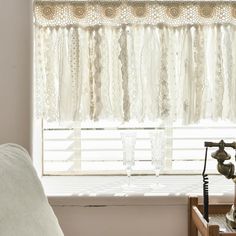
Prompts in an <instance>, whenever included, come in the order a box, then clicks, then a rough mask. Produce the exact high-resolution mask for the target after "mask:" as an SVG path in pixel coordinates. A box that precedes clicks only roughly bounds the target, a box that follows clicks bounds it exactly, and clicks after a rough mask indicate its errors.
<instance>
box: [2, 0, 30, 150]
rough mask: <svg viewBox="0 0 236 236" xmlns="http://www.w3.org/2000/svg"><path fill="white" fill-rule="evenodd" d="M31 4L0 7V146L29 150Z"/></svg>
mask: <svg viewBox="0 0 236 236" xmlns="http://www.w3.org/2000/svg"><path fill="white" fill-rule="evenodd" d="M31 13H32V10H31V0H21V1H18V0H4V1H1V7H0V111H1V112H0V144H1V143H6V142H14V143H18V144H21V145H22V146H24V147H25V148H27V149H28V150H30V147H31V61H32V60H31V51H32V50H31V42H32V40H31V28H32V27H31V25H32V19H31Z"/></svg>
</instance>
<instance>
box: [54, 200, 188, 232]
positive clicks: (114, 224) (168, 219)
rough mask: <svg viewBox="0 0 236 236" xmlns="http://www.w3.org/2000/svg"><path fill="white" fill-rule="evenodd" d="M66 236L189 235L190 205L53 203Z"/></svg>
mask: <svg viewBox="0 0 236 236" xmlns="http://www.w3.org/2000/svg"><path fill="white" fill-rule="evenodd" d="M53 209H54V212H55V213H56V215H57V217H58V220H59V223H60V225H61V227H62V230H63V232H64V234H65V236H187V232H188V218H187V217H188V216H187V212H188V211H187V205H176V206H99V207H86V206H54V207H53Z"/></svg>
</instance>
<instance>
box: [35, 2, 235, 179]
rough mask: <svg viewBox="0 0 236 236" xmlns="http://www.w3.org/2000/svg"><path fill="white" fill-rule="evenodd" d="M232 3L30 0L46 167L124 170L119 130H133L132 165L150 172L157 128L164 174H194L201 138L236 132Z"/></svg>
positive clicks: (227, 138) (102, 171) (90, 171)
mask: <svg viewBox="0 0 236 236" xmlns="http://www.w3.org/2000/svg"><path fill="white" fill-rule="evenodd" d="M234 10H235V9H234V6H233V5H231V4H229V3H227V2H220V3H217V4H213V5H212V4H211V3H201V2H200V3H196V4H193V3H191V2H189V3H186V4H185V5H181V4H176V3H170V4H166V3H164V2H162V3H157V2H155V3H149V2H142V3H140V2H139V3H137V2H127V3H122V4H118V5H117V4H115V3H112V4H111V3H109V2H106V4H105V3H103V2H87V3H85V2H80V1H78V2H74V1H73V2H72V1H66V2H57V3H52V2H50V1H47V2H45V1H40V0H38V1H36V2H35V6H34V15H35V86H34V87H35V91H34V92H35V109H36V114H37V118H38V119H42V120H43V125H42V127H41V128H42V133H43V137H42V142H43V174H48V175H54V174H68V175H70V174H122V173H124V167H123V165H122V143H121V138H120V133H121V132H123V131H124V130H125V131H126V132H128V131H135V132H136V134H137V143H136V151H135V157H136V166H135V170H134V171H135V172H136V173H137V174H148V173H151V171H152V166H151V161H150V159H151V157H150V138H149V133H150V131H151V130H155V129H163V130H164V132H165V134H166V139H165V145H164V147H163V149H164V150H165V162H164V164H165V168H164V172H165V173H183V172H184V173H187V172H190V173H193V172H196V173H199V172H200V171H201V167H202V159H203V157H204V153H203V152H204V151H203V142H204V141H219V140H220V139H225V141H232V140H233V139H234V133H235V132H234V131H235V128H236V126H235V124H234V122H235V120H236V107H235V100H236V98H235V88H236V83H235V81H236V78H235V76H236V73H235V68H234V65H235V62H236V54H235V53H234V52H236V48H235V47H236V43H235V40H236V31H235V23H236V21H235V14H234V12H235V11H234ZM160 16H161V17H160ZM177 42H178V43H177ZM225 45H227V47H226V46H225ZM179 121H180V122H179ZM216 121H218V122H216ZM220 121H221V122H220ZM223 121H224V122H223ZM213 165H214V162H212V163H209V166H210V169H211V170H212V171H213V170H214V167H213Z"/></svg>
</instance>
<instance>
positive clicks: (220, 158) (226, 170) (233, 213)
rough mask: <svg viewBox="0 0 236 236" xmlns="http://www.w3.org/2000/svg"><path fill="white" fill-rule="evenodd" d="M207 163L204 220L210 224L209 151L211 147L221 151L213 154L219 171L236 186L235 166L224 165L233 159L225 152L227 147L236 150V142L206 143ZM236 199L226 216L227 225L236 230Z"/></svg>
mask: <svg viewBox="0 0 236 236" xmlns="http://www.w3.org/2000/svg"><path fill="white" fill-rule="evenodd" d="M205 147H206V151H205V161H204V168H203V172H202V176H203V203H204V213H203V216H204V219H205V220H206V221H207V222H209V215H208V205H209V196H208V175H207V174H206V163H207V151H208V148H209V147H218V148H219V149H218V150H217V151H216V152H213V153H212V154H211V156H212V157H213V158H214V159H216V160H217V162H218V164H217V170H218V172H219V173H220V174H222V175H224V176H225V177H226V178H227V179H232V180H233V181H234V183H235V184H236V175H235V174H234V170H235V168H234V164H233V163H231V162H229V163H227V164H226V163H224V161H226V160H229V159H230V158H231V157H230V155H229V154H228V153H227V152H226V151H225V150H224V149H225V147H231V148H233V149H234V150H236V142H233V143H225V142H224V141H223V140H221V141H220V142H219V143H213V142H205ZM235 207H236V199H235V200H234V204H233V206H232V208H231V210H230V212H228V213H227V214H226V221H227V224H228V225H230V226H231V227H232V228H236V209H235Z"/></svg>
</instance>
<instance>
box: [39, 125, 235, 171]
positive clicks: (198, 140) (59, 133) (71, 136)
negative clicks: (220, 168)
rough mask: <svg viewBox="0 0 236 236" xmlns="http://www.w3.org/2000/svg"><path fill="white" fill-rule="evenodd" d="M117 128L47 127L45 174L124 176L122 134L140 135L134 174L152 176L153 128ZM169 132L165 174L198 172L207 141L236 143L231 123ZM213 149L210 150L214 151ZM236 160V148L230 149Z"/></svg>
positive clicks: (212, 166)
mask: <svg viewBox="0 0 236 236" xmlns="http://www.w3.org/2000/svg"><path fill="white" fill-rule="evenodd" d="M136 125H138V127H137V126H135V125H134V123H132V125H128V124H126V125H123V126H119V127H118V126H115V124H112V123H111V124H110V125H109V123H108V122H105V123H103V124H102V123H100V124H99V123H95V124H94V123H93V124H92V125H91V124H90V125H89V124H84V126H83V125H82V126H81V129H80V128H79V129H76V128H75V129H73V128H66V127H63V128H62V127H58V126H55V125H53V124H45V125H44V131H43V133H44V140H43V141H44V162H43V163H44V174H45V175H83V174H89V175H97V174H102V175H111V174H113V175H114V174H125V173H126V172H125V166H124V165H123V151H122V150H123V149H122V140H121V133H122V132H135V133H136V146H135V166H134V168H133V172H132V173H133V174H153V173H154V172H153V166H152V165H151V149H150V148H151V143H150V132H152V131H153V130H155V128H156V129H158V127H155V126H154V124H153V123H152V124H151V123H150V124H149V126H148V125H147V124H138V123H137V124H136ZM163 129H164V130H165V135H166V138H165V146H163V147H160V148H163V149H164V150H165V151H164V153H165V161H164V168H163V170H162V173H166V174H193V173H195V174H199V173H201V172H202V168H203V160H204V155H205V153H204V151H205V150H204V142H205V141H211V142H219V141H220V140H221V139H224V140H225V141H227V142H233V141H234V140H235V132H236V126H235V125H234V124H230V123H222V122H221V123H219V122H215V123H213V122H212V121H211V122H205V123H202V124H198V125H188V126H180V125H179V126H178V125H175V126H173V127H169V128H168V127H163ZM213 151H215V149H211V152H213ZM227 151H229V152H230V154H231V156H232V157H234V155H235V154H234V152H233V150H227ZM208 171H209V172H211V173H216V161H215V160H214V159H212V158H211V157H210V155H209V156H208Z"/></svg>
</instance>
